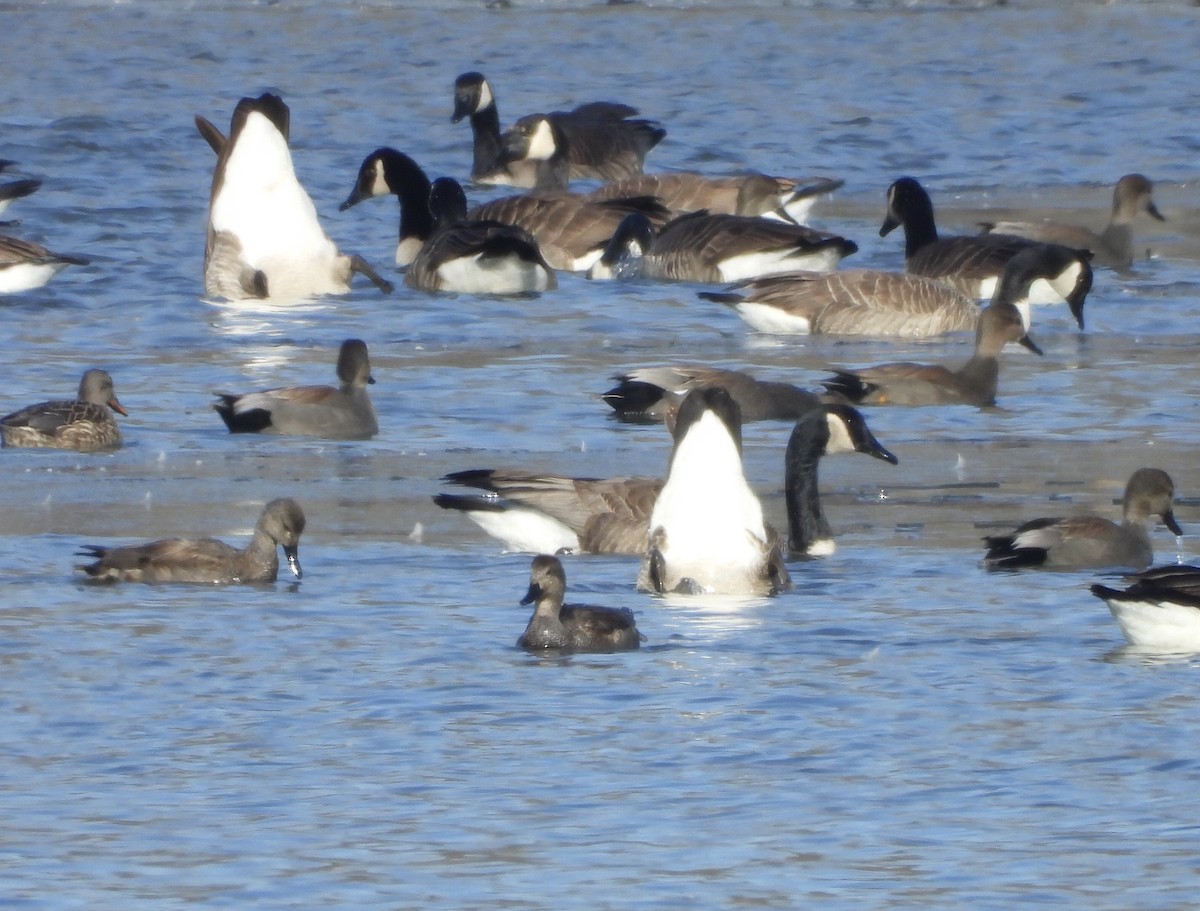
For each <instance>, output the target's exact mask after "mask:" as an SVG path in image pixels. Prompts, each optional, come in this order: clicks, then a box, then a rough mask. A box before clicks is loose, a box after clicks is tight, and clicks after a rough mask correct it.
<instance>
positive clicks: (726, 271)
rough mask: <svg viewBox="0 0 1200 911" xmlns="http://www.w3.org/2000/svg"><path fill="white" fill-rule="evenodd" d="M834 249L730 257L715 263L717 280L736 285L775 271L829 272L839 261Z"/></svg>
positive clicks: (769, 252) (825, 248)
mask: <svg viewBox="0 0 1200 911" xmlns="http://www.w3.org/2000/svg"><path fill="white" fill-rule="evenodd" d="M841 259H842V257H841V254H840V253H839V252H838V250H837V249H836V248H835V247H823V248H821V249H819V250H812V251H808V250H801V251H797V250H792V249H788V250H762V251H758V252H756V253H743V254H741V255H740V256H731V257H729V258H728V259H723V260H721V261H720V263H718V264H717V268H718V269H719V270H720V272H721V280H722V281H725V282H738V281H743V280H745V279H749V278H760V277H761V276H764V275H775V274H777V273H779V272H831V271H833V270H834V269H836V268H837V264H838V263H839V262H840V261H841Z"/></svg>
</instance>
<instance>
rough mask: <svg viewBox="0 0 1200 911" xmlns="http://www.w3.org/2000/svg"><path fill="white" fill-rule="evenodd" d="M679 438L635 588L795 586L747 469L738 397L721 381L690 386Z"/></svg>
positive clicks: (741, 590) (746, 591)
mask: <svg viewBox="0 0 1200 911" xmlns="http://www.w3.org/2000/svg"><path fill="white" fill-rule="evenodd" d="M674 437H675V447H674V449H673V450H672V452H671V462H670V468H669V470H668V472H667V480H666V483H665V484H663V488H662V490H661V491H660V492H659V494H658V499H657V500H655V502H654V511H653V512H652V513H651V514H650V526H649V527H650V536H649V538H648V545H647V553H646V556H645V557H644V558H643V560H642V566H641V570H640V572H639V573H638V588H639V589H640V590H642V591H648V592H657V593H659V594H665V593H667V592H675V593H678V594H701V593H708V594H721V595H771V594H776V593H777V592H780V591H784V590H785V589H787V588H790V587H791V584H792V583H791V577H790V576H789V575H788V571H787V567H786V566H785V565H784V562H783V552H782V548H781V546H780V541H779V536H778V534H777V533H776V532H775V530H774V529H773V528H771V526H770V525H768V524H767V522H766V521H765V520H764V519H763V510H762V503H760V502H759V499H758V496H757V495H756V494H755V493H754V491H753V490H751V489H750V485H749V484H747V483H746V476H745V474H744V473H743V471H742V419H741V413H740V412H739V411H738V407H737V403H736V402H735V401H734V400H733V397H732V396H730V395H729V393H728V392H726V391H725V390H724V389H721V388H720V387H716V388H712V389H697V390H696V391H695V392H692V393H690V394H689V395H688V396H687V398H685V399H684V400H683V403H682V404H681V405H680V406H679V416H678V418H677V419H676V421H675V432H674Z"/></svg>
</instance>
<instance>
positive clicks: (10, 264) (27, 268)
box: [0, 235, 91, 294]
mask: <svg viewBox="0 0 1200 911" xmlns="http://www.w3.org/2000/svg"><path fill="white" fill-rule="evenodd" d="M89 262H91V260H88V259H85V258H84V257H82V256H71V255H69V254H66V253H51V252H50V251H49V250H47V249H46V248H45V247H43V246H42V245H41V244H35V243H31V242H30V241H27V240H19V239H18V238H16V237H8V236H6V235H0V294H15V293H16V292H18V291H30V290H32V289H34V288H40V287H42V285H44V284H46V282H48V281H50V279H52V278H53V277H54V276H55V275H57V274H58V273H59V272H61V271H62V270H63V269H65V268H66V267H67V266H86V265H87V264H88V263H89Z"/></svg>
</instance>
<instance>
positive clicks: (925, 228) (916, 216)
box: [904, 199, 938, 259]
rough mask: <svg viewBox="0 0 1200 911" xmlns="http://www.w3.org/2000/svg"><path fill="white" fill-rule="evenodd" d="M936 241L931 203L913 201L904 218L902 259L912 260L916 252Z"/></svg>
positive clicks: (935, 224)
mask: <svg viewBox="0 0 1200 911" xmlns="http://www.w3.org/2000/svg"><path fill="white" fill-rule="evenodd" d="M937 239H938V231H937V223H936V222H935V221H934V220H933V203H931V202H930V201H929V200H928V199H923V200H914V201H913V205H912V207H911V208H910V210H909V211H908V212H907V213H906V214H905V218H904V258H905V259H910V258H912V257H913V256H914V255H915V254H916V253H917V251H918V250H921V249H923V248H924V247H927V246H928V245H929V244H932V243H934V242H935V241H937Z"/></svg>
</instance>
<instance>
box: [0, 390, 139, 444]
mask: <svg viewBox="0 0 1200 911" xmlns="http://www.w3.org/2000/svg"><path fill="white" fill-rule="evenodd" d="M110 408H111V409H112V410H113V411H115V412H116V413H117V414H121V415H126V416H128V412H126V411H125V409H124V408H123V407H121V403H120V402H119V401H117V394H116V392H114V391H113V381H112V377H111V376H109V375H108V373H107V372H106V371H104V370H88V371H87V372H86V373H84V375H83V379H81V380H80V381H79V393H78V396H77V397H76V399H75V400H74V401H70V400H59V401H53V402H40V403H39V404H37V405H30V406H28V407H27V408H22V409H21V410H20V411H14V412H13V413H12V414H10V415H7V416H5V417H3V418H0V439H3V442H4V445H5V446H13V447H21V448H26V449H72V450H74V451H76V452H98V451H100V450H105V449H117V448H118V447H120V445H121V428H120V427H118V426H117V422H116V419H115V418H114V417H113V416H112V414H111V412H110V411H109V409H110Z"/></svg>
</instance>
